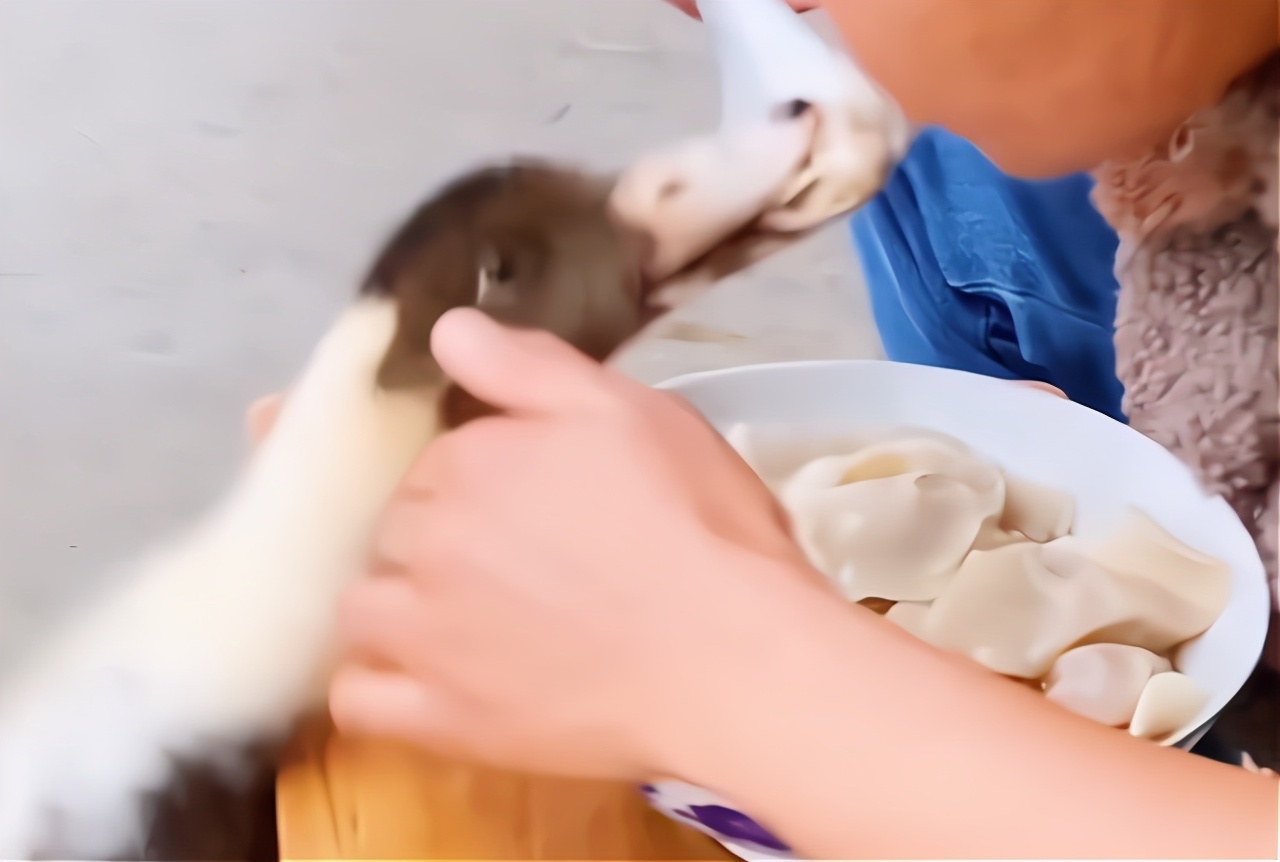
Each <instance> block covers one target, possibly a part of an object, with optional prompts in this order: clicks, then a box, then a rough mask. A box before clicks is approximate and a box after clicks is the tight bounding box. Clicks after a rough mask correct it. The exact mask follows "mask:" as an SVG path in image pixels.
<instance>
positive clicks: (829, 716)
mask: <svg viewBox="0 0 1280 862" xmlns="http://www.w3.org/2000/svg"><path fill="white" fill-rule="evenodd" d="M796 615H797V616H798V617H800V619H797V620H790V621H786V620H784V621H782V622H786V623H789V624H787V625H777V626H772V627H771V628H772V629H773V630H774V631H778V632H787V631H798V632H804V633H805V637H803V638H795V639H793V641H792V642H791V643H785V642H773V641H770V642H769V644H768V646H767V648H765V649H761V650H759V651H758V652H755V653H752V655H751V656H750V659H751V660H752V661H751V662H748V661H747V660H746V657H745V656H744V660H743V661H741V662H740V666H741V667H742V670H741V673H739V674H737V675H736V678H735V676H734V675H733V674H723V675H721V677H720V681H719V682H717V683H716V687H715V692H714V693H713V694H714V696H715V697H716V700H717V703H718V704H720V705H719V706H717V707H715V708H713V709H712V710H711V711H710V712H709V713H708V715H707V721H708V724H707V730H706V732H705V733H701V734H697V737H698V739H697V744H696V746H691V747H690V751H689V752H688V754H687V757H686V758H685V760H684V761H683V762H685V763H687V764H688V765H689V769H687V770H685V773H684V775H683V776H682V777H685V778H686V779H687V780H690V781H692V782H695V783H698V784H700V785H702V786H705V787H708V788H710V789H712V790H714V791H716V792H718V793H721V794H723V795H724V796H726V797H727V798H729V799H732V800H733V801H734V802H735V803H736V804H738V805H739V806H741V807H742V808H743V809H745V810H746V811H748V812H750V813H751V814H752V815H753V816H757V817H759V818H760V819H761V820H762V821H763V822H765V823H766V824H768V826H769V827H770V828H771V829H772V830H774V831H776V832H777V833H778V834H779V835H780V836H782V837H783V838H784V840H788V841H790V842H793V843H794V844H795V845H796V847H797V852H798V853H799V854H801V855H804V856H808V857H811V858H833V857H841V858H853V857H861V858H1025V859H1031V858H1098V857H1105V858H1206V857H1213V858H1267V859H1274V858H1276V852H1277V841H1278V837H1277V836H1278V835H1280V828H1278V824H1277V818H1278V817H1280V786H1278V784H1277V782H1276V781H1275V780H1274V779H1273V778H1270V777H1267V776H1259V775H1254V774H1252V773H1249V772H1246V771H1245V770H1242V769H1238V768H1235V767H1230V766H1226V765H1223V764H1219V763H1216V762H1213V761H1210V760H1207V759H1203V758H1198V757H1194V756H1191V755H1188V754H1185V753H1183V752H1180V751H1177V750H1172V749H1165V748H1160V747H1158V746H1155V745H1152V744H1150V743H1146V742H1142V741H1139V740H1136V739H1133V738H1131V737H1129V736H1128V734H1126V733H1124V732H1122V731H1117V730H1115V729H1112V728H1106V727H1102V726H1100V725H1097V724H1094V723H1093V722H1090V721H1088V720H1086V719H1083V718H1079V717H1077V716H1075V715H1073V714H1071V713H1069V712H1066V711H1065V710H1062V709H1060V708H1058V707H1055V706H1053V705H1052V704H1050V703H1048V702H1047V701H1045V700H1044V699H1043V698H1042V697H1039V696H1037V695H1036V694H1035V693H1034V692H1031V691H1029V690H1027V689H1024V688H1023V687H1021V686H1017V685H1015V684H1012V683H1010V682H1008V681H1006V680H1003V679H1001V678H999V677H997V676H995V675H993V674H990V673H988V672H986V671H985V670H983V669H981V668H979V667H978V666H976V665H973V664H972V663H970V662H967V661H965V660H963V659H959V658H956V657H953V656H947V655H944V654H942V653H939V652H937V651H935V650H933V649H932V648H930V647H927V646H926V645H924V644H922V643H921V642H919V641H916V640H915V639H913V638H911V637H910V636H909V635H906V634H905V633H903V632H901V631H899V630H897V629H896V628H895V627H893V626H892V625H891V624H890V623H888V622H886V621H884V620H882V619H880V618H878V617H876V616H875V615H873V614H871V613H870V612H866V611H864V610H863V609H861V608H853V607H850V608H848V609H847V612H846V609H844V608H839V607H832V606H820V607H814V608H807V609H804V610H803V611H800V610H797V611H796ZM793 624H794V625H793ZM744 695H750V699H748V698H747V697H745V696H744ZM708 700H711V697H710V696H709V697H708ZM890 703H892V704H893V706H892V707H891V708H890V707H886V704H890Z"/></svg>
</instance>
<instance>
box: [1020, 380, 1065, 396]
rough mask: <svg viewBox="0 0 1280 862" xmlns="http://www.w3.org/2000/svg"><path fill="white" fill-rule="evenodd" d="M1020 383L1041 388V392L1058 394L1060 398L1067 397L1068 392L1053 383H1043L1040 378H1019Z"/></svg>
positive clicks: (1032, 387)
mask: <svg viewBox="0 0 1280 862" xmlns="http://www.w3.org/2000/svg"><path fill="white" fill-rule="evenodd" d="M1018 384H1019V385H1021V386H1027V387H1030V388H1031V389H1039V390H1040V391H1041V392H1048V393H1049V394H1050V395H1057V396H1058V397H1059V398H1063V399H1065V398H1066V397H1067V393H1065V392H1063V391H1062V390H1061V389H1059V388H1058V387H1056V386H1054V385H1053V384H1052V383H1042V382H1041V381H1039V380H1019V381H1018Z"/></svg>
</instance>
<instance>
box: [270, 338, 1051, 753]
mask: <svg viewBox="0 0 1280 862" xmlns="http://www.w3.org/2000/svg"><path fill="white" fill-rule="evenodd" d="M456 323H458V321H452V320H451V321H450V324H448V325H450V326H451V325H453V324H456ZM459 326H460V329H461V331H454V330H450V329H446V330H445V335H444V336H442V338H443V342H442V348H441V352H440V354H439V355H440V356H441V361H442V362H443V363H444V364H445V365H446V367H447V368H448V369H449V370H450V371H451V372H452V373H454V374H457V375H459V379H461V380H463V381H464V385H467V386H468V387H469V388H471V389H472V390H473V391H476V392H478V393H481V395H482V397H486V398H490V399H494V400H495V401H496V403H500V404H503V405H505V406H508V407H511V408H514V409H515V411H516V413H515V415H514V416H513V417H511V418H500V419H490V420H485V421H484V422H480V423H476V424H474V425H472V426H471V427H470V428H467V429H464V430H463V431H460V432H456V433H455V434H453V435H450V436H449V437H446V438H444V439H443V440H441V441H439V442H438V443H437V444H436V445H434V446H433V447H431V449H430V450H429V451H428V453H427V454H426V455H425V456H424V457H423V459H422V461H421V462H420V463H419V465H418V466H417V467H416V468H415V470H414V471H413V473H412V475H411V476H410V477H409V478H408V481H407V482H406V484H405V487H404V489H403V491H402V492H401V494H400V495H399V497H398V498H397V500H396V501H395V502H394V503H393V504H392V506H391V507H390V511H389V512H388V515H387V519H386V523H385V526H384V530H383V534H382V536H381V539H380V541H379V545H378V550H379V551H380V554H381V559H380V561H379V565H378V568H379V569H380V570H381V571H382V572H384V573H385V572H387V571H388V570H394V571H395V572H396V573H395V574H393V575H391V576H387V577H380V578H373V579H368V580H365V581H363V582H362V583H361V584H359V585H358V586H356V587H355V588H354V589H353V590H352V591H351V594H350V596H349V597H348V601H347V603H346V605H345V610H344V615H343V616H344V627H345V629H346V631H347V633H348V635H349V636H350V639H351V642H352V645H353V647H354V648H355V649H356V650H357V651H358V653H359V654H362V655H363V656H364V657H365V658H366V659H369V660H372V661H374V662H376V663H381V664H383V665H388V666H390V667H392V668H395V670H387V669H385V668H384V669H381V670H372V669H370V668H369V667H367V666H366V667H360V666H355V667H353V668H350V669H348V670H347V671H346V672H345V674H344V675H343V676H341V677H339V679H338V682H337V683H336V685H335V687H334V692H333V708H334V713H335V717H336V718H337V719H338V721H339V722H341V724H342V725H343V726H344V727H345V728H346V729H347V730H348V731H354V732H363V733H368V734H375V735H378V734H382V735H386V734H389V735H392V736H397V737H400V738H405V739H408V740H409V741H411V742H415V743H417V744H420V745H424V746H427V747H437V748H438V747H447V748H452V749H461V750H462V751H463V752H464V753H465V754H466V755H468V756H471V757H479V758H482V759H485V760H490V761H500V762H502V764H503V765H512V764H513V763H514V764H516V765H523V766H526V767H530V768H538V769H543V770H553V771H570V772H574V773H579V774H591V775H597V774H604V775H612V776H615V777H629V778H643V777H646V776H647V774H648V773H649V772H650V771H651V770H654V769H657V768H661V767H659V766H658V764H660V763H662V762H663V761H664V759H665V755H664V754H663V753H662V751H663V749H664V747H665V746H666V745H668V744H672V745H678V744H679V743H678V741H677V740H678V737H679V736H680V733H681V731H682V730H683V728H675V729H669V730H667V731H663V730H661V728H662V727H663V721H662V718H661V717H662V716H667V717H671V716H675V715H679V714H680V709H679V705H681V704H686V703H687V704H689V705H690V707H689V708H692V709H696V707H693V706H692V705H693V704H696V703H697V702H698V700H697V694H698V693H702V694H704V695H706V694H708V693H709V689H708V686H707V685H706V684H705V681H706V679H707V678H710V677H714V676H715V675H716V673H717V669H716V668H715V665H716V664H725V663H736V664H737V665H739V666H743V665H745V666H746V667H748V668H750V667H752V666H753V665H754V666H757V667H762V666H763V664H764V662H763V661H761V660H760V658H759V657H757V658H756V659H754V660H753V659H752V658H751V655H750V652H751V650H752V649H753V648H755V647H754V646H753V645H754V644H758V643H759V642H760V639H759V637H758V634H757V632H758V630H759V629H761V628H764V627H766V626H768V627H771V628H773V629H774V630H778V626H780V625H783V623H782V621H783V620H785V619H786V618H787V607H788V605H789V604H792V603H796V600H797V598H798V595H797V594H796V589H795V588H796V587H797V586H802V585H803V584H804V580H803V578H804V573H806V572H808V570H807V567H806V566H805V564H804V562H803V560H802V559H801V557H800V553H799V551H798V550H797V549H796V548H795V546H794V545H793V544H792V542H791V540H790V539H789V537H788V533H787V528H786V523H785V519H784V518H783V516H782V515H781V514H780V512H779V511H778V509H777V507H776V503H774V501H773V499H772V498H771V497H770V496H769V494H768V492H767V491H766V490H765V489H764V488H763V487H762V486H761V485H760V483H759V482H758V480H757V479H756V478H755V476H754V475H753V474H752V473H751V472H750V470H749V468H748V467H747V466H746V465H745V464H743V463H742V462H741V461H740V460H739V459H738V458H737V456H736V454H735V453H733V452H732V451H731V450H729V449H728V447H727V446H726V444H724V443H723V442H722V441H721V440H720V439H719V437H718V436H717V435H716V434H715V432H714V431H713V430H712V429H710V428H709V427H708V426H706V425H705V423H703V422H702V421H701V419H700V418H698V417H697V416H695V415H694V414H693V413H692V412H691V411H690V409H689V408H688V407H687V405H685V404H684V403H683V402H681V401H679V400H678V399H676V398H675V397H674V396H671V395H667V394H665V393H661V392H657V391H654V390H650V389H647V388H645V387H643V386H641V385H639V384H637V383H633V382H631V381H629V380H627V379H625V378H623V377H621V376H619V375H617V374H615V373H614V372H612V371H608V370H605V369H602V368H600V367H599V366H596V365H595V364H594V363H591V362H589V361H588V360H586V359H585V357H582V356H580V355H578V354H576V353H575V352H573V351H572V350H571V349H570V348H568V347H567V346H565V345H563V344H562V343H560V342H557V341H555V340H553V339H550V338H549V337H547V336H543V335H539V334H530V333H511V332H508V331H506V330H502V329H500V328H498V327H496V325H494V324H492V323H485V322H484V321H479V322H477V321H475V320H465V319H464V320H463V321H462V323H461V324H459ZM476 326H479V332H478V333H475V332H471V333H469V332H468V327H476ZM468 335H470V339H471V340H470V341H469V342H468V340H467V336H468ZM542 380H556V381H558V383H557V389H558V390H559V391H557V389H553V388H550V387H547V386H545V385H543V384H542V383H541V381H542ZM1026 385H1030V386H1033V387H1035V388H1040V389H1045V390H1048V391H1050V392H1054V393H1056V394H1058V395H1061V394H1062V393H1061V391H1060V390H1057V389H1056V388H1054V387H1052V386H1049V385H1047V384H1041V383H1034V382H1032V383H1028V384H1026ZM539 390H541V392H539ZM280 403H281V397H280V396H278V395H275V396H270V397H267V398H263V399H260V400H259V401H257V402H255V403H254V404H253V406H251V407H250V409H249V413H248V417H247V424H248V426H249V433H250V436H251V438H252V439H254V440H255V441H258V440H260V439H262V437H264V436H265V435H266V433H268V431H269V429H270V427H271V425H272V423H273V422H274V419H275V416H276V414H277V413H278V410H279V406H280ZM557 486H560V489H559V490H558V491H552V490H550V489H555V488H556V487H557ZM565 525H575V526H574V527H573V528H570V529H566V527H565ZM656 537H663V540H662V541H650V540H651V539H653V538H656ZM498 541H502V542H503V545H498ZM495 548H501V550H495ZM797 573H800V574H797ZM812 577H813V578H814V579H817V577H818V576H817V575H816V574H812ZM809 583H810V584H812V583H814V581H810V582H809ZM823 595H824V597H825V595H826V593H825V591H823ZM837 601H838V600H837ZM803 604H804V602H798V603H796V606H795V608H793V609H795V610H798V608H799V605H803ZM725 623H728V630H726V628H725ZM800 630H804V629H803V628H801V629H800ZM659 631H660V632H662V634H661V636H660V637H659V638H657V639H655V638H654V633H655V632H659ZM742 635H745V637H741V636H742ZM708 644H714V645H716V646H718V647H719V649H718V650H715V649H713V650H711V651H710V653H708V649H707V647H708ZM695 656H702V657H703V659H704V660H703V661H702V662H698V661H693V660H692V659H693V658H694V657H695ZM517 657H519V658H517ZM686 726H687V727H696V726H697V724H696V722H690V723H688V724H687V725H686ZM646 734H648V735H649V736H651V737H652V738H651V739H648V740H646V739H645V737H646ZM664 734H665V736H664ZM660 736H661V737H663V738H658V737H660ZM590 739H594V740H595V741H596V744H594V745H587V746H584V745H583V742H584V740H590ZM674 768H675V767H674V766H670V767H668V769H674Z"/></svg>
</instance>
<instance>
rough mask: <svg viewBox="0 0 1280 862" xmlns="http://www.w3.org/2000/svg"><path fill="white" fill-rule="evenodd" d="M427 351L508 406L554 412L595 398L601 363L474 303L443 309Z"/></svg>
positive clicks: (467, 385)
mask: <svg viewBox="0 0 1280 862" xmlns="http://www.w3.org/2000/svg"><path fill="white" fill-rule="evenodd" d="M431 352H432V355H434V356H435V358H436V361H437V362H439V363H440V366H441V367H442V368H443V369H444V372H445V374H446V375H448V376H449V377H450V378H451V379H452V380H453V381H454V382H455V383H457V384H458V385H459V386H461V387H462V388H463V389H465V390H467V392H469V393H470V394H471V395H473V396H475V397H476V398H479V399H480V400H481V401H484V402H486V403H488V404H491V405H492V406H494V407H496V408H498V409H500V410H506V411H516V412H528V413H554V412H560V411H563V410H565V409H572V408H574V407H580V406H581V407H585V406H588V405H590V404H592V403H596V402H598V400H599V397H600V393H601V389H602V387H601V385H600V384H601V383H602V382H603V381H604V380H605V379H606V375H605V373H604V369H603V368H602V367H601V366H600V365H599V364H598V363H596V362H594V361H592V360H591V359H590V358H588V357H587V356H586V355H584V354H582V353H580V352H579V351H577V350H575V349H574V348H573V347H571V346H570V345H569V344H567V343H566V342H564V341H562V340H560V339H559V338H556V337H555V336H554V335H551V334H549V333H546V332H541V331H535V330H519V329H512V328H509V327H505V326H502V325H501V324H499V323H497V322H496V321H494V320H493V319H492V318H491V317H489V316H488V315H486V314H485V313H483V312H481V311H477V310H476V309H474V308H456V309H453V310H452V311H449V312H447V313H446V314H445V315H444V316H442V317H441V318H440V320H439V321H438V322H437V323H436V325H435V328H434V329H433V330H432V332H431Z"/></svg>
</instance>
